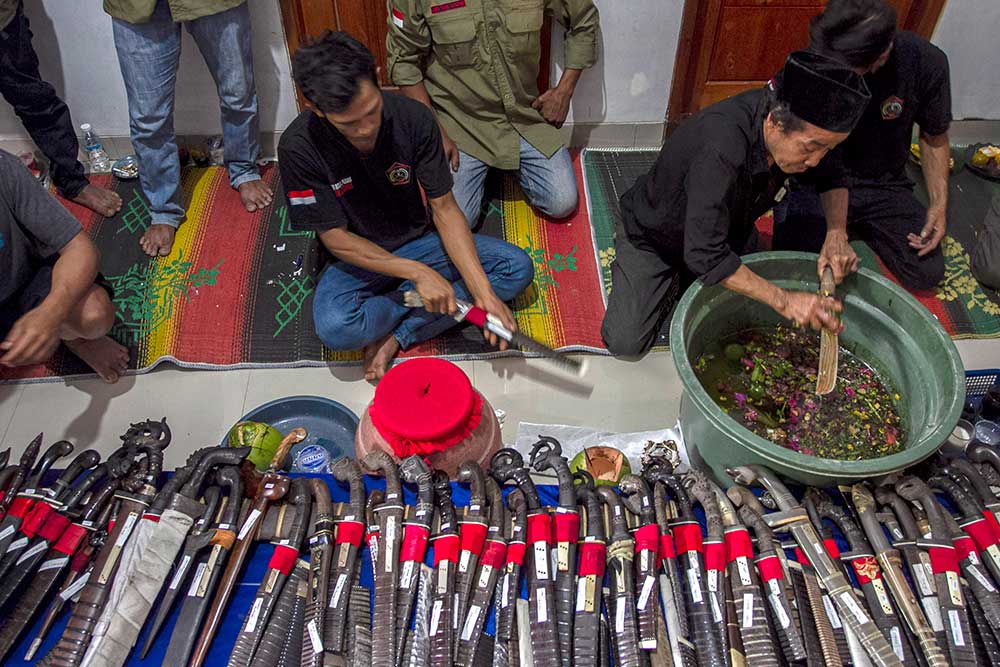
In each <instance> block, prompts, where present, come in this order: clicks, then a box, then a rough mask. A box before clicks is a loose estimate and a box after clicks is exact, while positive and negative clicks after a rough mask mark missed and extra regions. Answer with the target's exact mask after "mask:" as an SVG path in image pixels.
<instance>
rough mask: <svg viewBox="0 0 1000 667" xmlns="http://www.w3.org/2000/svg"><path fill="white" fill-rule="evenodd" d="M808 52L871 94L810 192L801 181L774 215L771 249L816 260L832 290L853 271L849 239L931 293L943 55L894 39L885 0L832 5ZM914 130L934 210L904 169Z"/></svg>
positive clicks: (939, 232)
mask: <svg viewBox="0 0 1000 667" xmlns="http://www.w3.org/2000/svg"><path fill="white" fill-rule="evenodd" d="M809 32H810V47H809V48H810V49H811V50H813V51H816V52H817V53H821V54H823V55H826V56H828V57H831V58H835V59H837V60H839V61H841V62H843V63H844V64H846V65H848V66H849V67H851V68H852V69H854V70H855V71H856V72H858V73H859V74H864V75H865V82H866V83H867V84H868V88H869V90H870V91H871V94H872V99H871V102H870V103H869V104H868V108H867V109H866V110H865V112H864V114H863V115H862V117H861V120H860V121H859V122H858V125H857V127H856V128H855V129H854V131H853V132H852V133H851V136H850V137H849V138H848V139H847V141H845V142H844V143H843V144H842V145H841V146H840V148H839V149H838V150H837V151H835V152H834V153H833V154H831V156H830V158H829V159H828V160H827V162H826V164H825V165H823V167H822V169H823V170H824V174H823V175H822V176H821V177H819V178H818V179H817V180H816V181H815V184H817V185H819V184H821V183H822V182H824V181H825V185H826V187H820V188H819V189H820V190H823V192H822V194H817V190H816V189H815V188H813V187H812V185H813V184H810V183H804V184H802V185H804V187H800V188H797V189H796V190H795V191H793V192H792V194H791V196H790V197H789V198H788V200H787V203H786V204H785V205H784V206H782V207H778V208H776V209H775V230H774V246H775V248H776V249H794V250H811V251H814V252H820V261H819V267H818V268H819V271H820V273H822V271H823V268H824V267H826V266H830V267H831V268H832V269H833V272H834V276H835V278H836V280H837V282H840V280H841V279H842V278H843V277H844V276H845V275H846V274H848V273H850V272H852V271H855V270H857V266H858V258H857V255H856V254H855V253H854V250H853V249H852V248H851V246H850V245H849V244H848V241H849V240H851V239H860V240H863V241H865V242H866V243H868V245H870V246H871V247H872V249H873V250H874V251H875V252H876V253H877V254H878V256H879V257H880V258H881V259H882V261H883V262H884V263H885V264H886V266H888V267H889V269H890V270H891V271H892V272H893V274H895V276H896V277H897V278H899V280H900V282H901V283H902V284H903V285H904V286H906V287H908V288H911V289H930V288H933V287H934V286H935V285H937V284H938V283H939V282H940V281H941V279H942V278H943V277H944V257H943V255H942V253H941V248H940V243H941V239H943V238H944V235H945V230H946V226H947V221H946V215H945V211H946V209H947V206H948V162H949V157H950V149H949V145H948V127H949V125H950V123H951V90H950V83H949V74H948V57H947V56H946V55H945V54H944V52H942V51H941V50H940V49H939V48H937V47H936V46H934V45H933V44H931V43H930V42H928V41H927V40H925V39H923V38H921V37H918V36H917V35H914V34H913V33H910V32H898V33H897V32H896V10H895V9H893V8H892V7H891V6H889V5H888V4H887V3H885V2H884V1H883V0H830V2H829V3H827V6H826V9H825V10H824V11H823V13H821V14H819V15H818V16H816V17H815V18H814V19H813V21H812V23H811V24H810V31H809ZM914 123H915V124H916V125H918V126H919V127H920V139H919V142H920V155H921V168H922V171H923V175H924V180H925V182H926V184H927V190H928V193H929V199H930V203H929V206H927V207H926V208H925V207H924V205H923V204H921V203H920V202H919V201H917V199H916V197H914V195H913V182H912V181H910V179H909V178H908V177H907V175H906V171H905V167H906V161H907V159H908V158H909V155H910V142H911V140H912V136H913V125H914Z"/></svg>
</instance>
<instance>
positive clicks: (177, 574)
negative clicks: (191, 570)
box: [168, 554, 191, 590]
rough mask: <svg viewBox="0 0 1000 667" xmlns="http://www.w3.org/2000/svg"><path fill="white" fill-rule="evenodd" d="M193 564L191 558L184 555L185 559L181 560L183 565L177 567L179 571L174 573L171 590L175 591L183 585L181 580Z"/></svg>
mask: <svg viewBox="0 0 1000 667" xmlns="http://www.w3.org/2000/svg"><path fill="white" fill-rule="evenodd" d="M190 564H191V556H189V555H187V554H184V558H182V559H181V564H180V565H178V566H177V571H176V572H174V578H173V579H171V580H170V586H168V588H169V589H170V590H175V589H176V588H177V587H178V586H180V585H181V579H183V578H184V573H185V572H187V569H188V565H190Z"/></svg>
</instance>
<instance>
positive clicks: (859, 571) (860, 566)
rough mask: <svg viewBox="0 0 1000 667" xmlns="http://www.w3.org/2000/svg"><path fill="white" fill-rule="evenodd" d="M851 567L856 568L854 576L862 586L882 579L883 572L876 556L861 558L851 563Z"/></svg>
mask: <svg viewBox="0 0 1000 667" xmlns="http://www.w3.org/2000/svg"><path fill="white" fill-rule="evenodd" d="M851 567H852V568H854V576H856V577H857V578H858V583H859V584H861V585H864V584H867V583H870V582H872V581H874V580H875V579H881V578H882V571H881V570H880V569H879V566H878V561H877V560H875V557H874V556H859V557H858V558H855V559H853V560H852V561H851Z"/></svg>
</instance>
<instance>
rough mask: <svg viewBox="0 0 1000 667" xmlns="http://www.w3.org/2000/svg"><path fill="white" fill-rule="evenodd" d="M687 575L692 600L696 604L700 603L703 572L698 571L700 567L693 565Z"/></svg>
mask: <svg viewBox="0 0 1000 667" xmlns="http://www.w3.org/2000/svg"><path fill="white" fill-rule="evenodd" d="M687 575H688V588H689V589H690V590H691V600H692V601H693V602H694V603H695V604H700V603H701V600H702V596H701V574H700V573H699V572H698V568H695V567H692V568H690V569H689V570H688V571H687Z"/></svg>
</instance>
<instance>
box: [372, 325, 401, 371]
mask: <svg viewBox="0 0 1000 667" xmlns="http://www.w3.org/2000/svg"><path fill="white" fill-rule="evenodd" d="M398 353H399V341H397V340H396V337H395V336H393V335H392V334H389V335H388V336H386V337H385V338H383V339H382V340H380V341H377V342H375V343H372V344H371V345H368V346H366V347H365V379H366V380H381V379H382V376H383V375H385V373H386V371H388V370H389V365H390V364H391V363H392V360H393V359H395V358H396V354H398Z"/></svg>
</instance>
